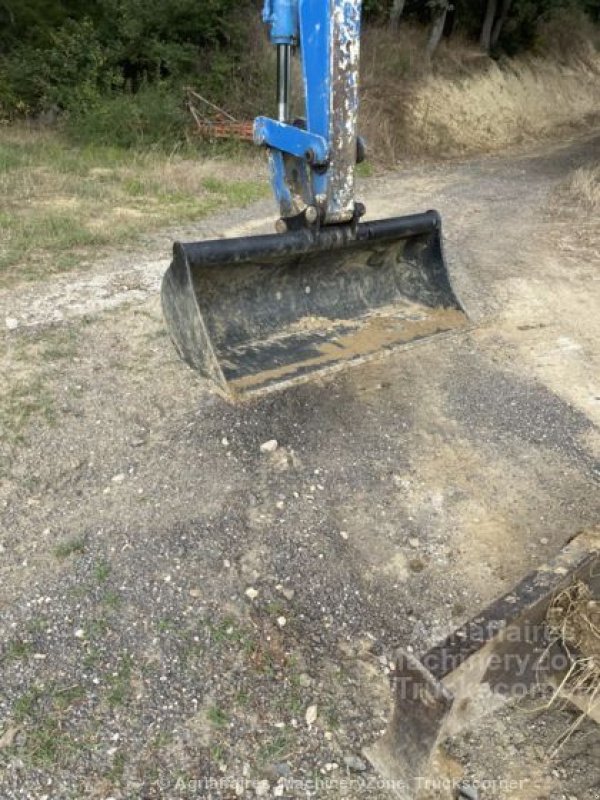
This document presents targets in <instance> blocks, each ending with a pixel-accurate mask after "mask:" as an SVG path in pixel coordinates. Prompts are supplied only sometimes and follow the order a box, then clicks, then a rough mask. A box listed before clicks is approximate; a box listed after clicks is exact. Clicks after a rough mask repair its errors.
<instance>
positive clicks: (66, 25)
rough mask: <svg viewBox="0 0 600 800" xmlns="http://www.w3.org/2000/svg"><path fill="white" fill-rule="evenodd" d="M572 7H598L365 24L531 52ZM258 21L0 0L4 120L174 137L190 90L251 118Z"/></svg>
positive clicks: (436, 6) (465, 12) (369, 3)
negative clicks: (423, 29)
mask: <svg viewBox="0 0 600 800" xmlns="http://www.w3.org/2000/svg"><path fill="white" fill-rule="evenodd" d="M565 7H567V8H568V9H569V10H570V13H572V14H580V15H581V14H584V13H585V14H587V15H589V17H590V18H592V19H595V20H598V17H599V14H600V0H454V2H453V3H452V4H450V2H449V0H404V1H403V0H365V17H366V19H367V20H370V21H371V22H373V23H383V24H385V25H386V26H388V25H391V27H392V28H395V27H397V26H398V25H400V26H402V25H404V24H405V22H406V21H407V20H409V21H410V20H412V21H416V22H419V23H422V24H423V25H427V26H429V28H430V30H431V35H430V36H429V39H428V44H427V48H426V50H427V51H428V54H429V57H432V56H433V55H434V53H435V50H436V48H437V45H438V44H439V41H440V39H441V38H442V37H443V36H444V35H445V36H450V35H455V34H456V32H458V31H460V32H461V33H462V35H463V36H466V37H468V38H470V39H472V40H473V41H474V42H479V44H480V46H481V47H482V48H483V49H484V50H487V51H490V52H491V54H492V55H496V54H500V53H502V52H504V53H507V54H509V55H512V54H515V53H517V52H519V51H522V50H527V49H533V50H535V48H536V47H537V46H538V41H537V38H536V37H537V31H538V29H539V23H540V21H541V20H544V19H546V18H548V16H550V15H552V14H554V13H556V11H557V9H560V8H562V9H564V8H565ZM259 19H260V17H259V3H258V0H243V2H241V3H240V1H239V0H0V116H2V117H4V118H5V119H13V118H15V117H18V116H33V117H37V118H39V117H40V116H42V117H46V118H49V119H51V118H54V117H61V118H62V119H65V120H68V121H69V124H70V127H71V129H72V131H74V132H75V133H77V135H79V136H81V137H95V138H96V139H98V138H100V139H102V138H103V137H104V138H106V139H108V140H110V141H116V142H117V143H121V144H129V143H132V142H137V141H139V139H140V137H144V136H146V137H149V138H150V139H152V140H154V141H161V140H171V141H172V138H173V136H175V135H178V134H177V132H180V131H181V130H182V128H183V121H184V117H185V112H184V108H183V104H182V92H181V89H182V87H183V86H184V85H186V84H192V85H193V86H195V87H196V88H197V89H199V90H200V91H201V92H202V93H203V94H205V95H207V96H209V97H211V98H213V99H215V100H217V101H223V102H225V103H226V104H227V105H228V106H229V107H230V108H232V107H233V108H234V110H237V111H238V112H239V113H252V112H253V111H255V110H256V108H251V107H248V105H247V104H248V103H249V102H250V100H249V99H251V98H256V94H257V92H258V89H259V87H262V86H263V85H264V83H265V81H264V77H265V76H264V69H265V65H264V59H262V60H261V58H260V57H259V55H257V54H259V53H260V50H261V46H260V41H259V39H258V38H257V37H259V36H260V34H259V30H260V25H259ZM426 57H427V54H426V53H424V58H426ZM261 70H262V71H263V72H262V73H261ZM255 90H256V91H255Z"/></svg>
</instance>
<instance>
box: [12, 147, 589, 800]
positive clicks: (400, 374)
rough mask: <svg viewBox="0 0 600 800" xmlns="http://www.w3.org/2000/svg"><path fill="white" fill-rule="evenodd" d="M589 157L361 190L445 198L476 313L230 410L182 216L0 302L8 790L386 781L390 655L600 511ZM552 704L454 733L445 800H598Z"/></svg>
mask: <svg viewBox="0 0 600 800" xmlns="http://www.w3.org/2000/svg"><path fill="white" fill-rule="evenodd" d="M599 148H600V138H598V137H597V136H596V137H595V138H594V137H588V138H586V139H581V140H576V141H573V142H570V143H567V144H565V145H563V146H562V147H559V148H556V150H555V151H554V152H553V153H548V152H545V153H540V154H538V153H529V154H520V155H519V154H515V155H513V156H511V157H510V158H505V159H482V160H478V161H472V162H465V163H458V164H448V165H443V166H439V167H435V168H430V169H428V170H420V171H417V170H412V171H411V170H407V171H404V172H403V173H399V174H398V175H392V176H387V177H385V178H381V179H376V180H373V181H371V182H369V183H368V184H367V185H366V186H365V193H366V195H367V198H366V199H367V203H368V205H369V208H370V209H371V212H372V215H381V216H386V215H389V214H391V213H398V212H402V211H405V210H406V211H408V210H414V209H415V208H418V207H419V206H425V205H427V206H431V205H436V206H437V207H439V208H440V210H441V211H442V212H443V215H444V219H445V224H446V229H447V231H448V249H449V254H450V257H451V262H452V267H453V275H454V279H455V283H456V286H457V288H458V290H459V292H460V294H461V296H462V298H463V300H464V302H465V304H466V307H467V309H468V311H469V313H470V315H471V317H472V319H473V321H474V322H475V323H476V324H475V326H474V328H473V329H472V330H471V331H469V332H468V333H466V334H462V335H460V336H453V337H449V338H445V339H443V340H438V341H432V342H429V343H427V344H424V345H422V346H420V347H418V348H414V349H411V350H409V351H406V352H405V353H401V354H396V355H395V356H393V357H390V358H389V359H387V360H385V361H382V362H379V363H377V364H371V365H367V366H362V367H360V368H355V369H353V370H350V371H348V372H347V373H345V374H343V375H340V376H338V377H336V378H334V379H331V380H329V381H322V382H316V383H313V384H310V385H306V386H300V387H297V388H295V389H292V390H288V391H286V392H284V393H281V394H278V395H275V396H271V397H268V398H265V399H263V400H260V401H256V402H254V403H252V404H250V405H246V406H244V407H242V408H235V407H232V406H229V405H227V404H226V403H224V402H223V401H222V400H220V399H219V398H217V397H215V396H213V395H212V394H210V393H209V391H208V390H207V387H206V385H205V384H204V383H203V382H202V381H201V380H200V379H199V378H198V377H197V376H195V375H194V374H193V373H192V372H190V371H189V370H187V369H186V368H185V367H184V366H183V365H181V363H180V362H179V361H178V360H177V358H176V356H175V354H174V353H173V351H172V348H171V345H170V343H169V341H168V337H167V336H166V334H165V331H164V326H163V322H162V318H161V313H160V308H159V301H158V298H157V295H156V282H157V278H158V276H159V275H160V274H161V272H162V270H163V269H164V266H165V264H164V262H162V261H157V260H156V252H153V249H152V248H155V247H156V246H158V245H159V244H160V246H162V245H163V244H164V243H165V242H166V240H167V239H168V238H169V236H170V235H171V234H165V235H164V236H161V237H157V238H156V239H155V240H153V241H152V242H149V245H148V248H149V249H148V250H147V251H144V253H139V254H132V253H128V254H125V255H124V256H121V257H116V258H115V259H114V260H111V261H105V262H102V263H100V264H98V267H97V269H95V270H94V271H92V272H88V273H83V272H82V273H77V274H74V275H72V276H69V277H63V278H57V279H55V280H53V281H52V282H51V283H50V282H48V283H40V284H37V285H35V286H31V285H28V286H26V287H23V288H21V289H15V290H11V291H10V292H5V293H3V294H2V295H1V296H0V312H1V314H2V316H1V317H0V318H5V319H6V320H7V331H6V333H5V351H4V352H5V354H4V363H5V367H6V373H5V374H6V376H7V377H6V380H5V385H4V387H3V389H2V403H1V407H0V422H1V423H2V426H3V436H2V442H1V445H0V448H1V449H0V454H1V457H2V462H1V471H0V514H1V520H2V522H1V529H0V552H1V554H2V561H1V563H0V630H1V645H0V647H1V650H0V659H1V662H0V663H1V669H2V681H1V684H0V797H2V799H3V800H4V798H6V800H12V799H13V798H32V799H33V798H35V800H41V798H44V797H45V798H47V799H48V800H50V798H56V799H57V800H69V799H70V798H73V799H75V798H98V799H103V800H108V798H115V800H116V799H117V798H119V799H120V800H121V799H122V800H138V798H139V799H140V800H141V799H142V798H147V799H148V800H150V798H161V799H163V798H164V800H171V799H172V800H177V799H178V798H193V797H203V798H204V797H215V798H217V797H218V798H232V797H237V796H242V797H252V796H283V797H305V796H307V795H309V794H311V793H313V794H314V793H315V792H316V794H317V795H318V796H319V797H349V798H358V797H367V796H368V797H381V798H385V797H388V796H389V795H388V790H387V788H386V787H385V786H383V785H381V784H380V783H379V782H378V780H377V776H376V775H375V774H374V773H373V771H372V769H371V767H370V765H369V764H368V762H367V760H366V758H365V756H364V755H363V748H364V747H365V746H367V745H368V744H369V743H370V742H372V741H373V739H374V738H376V737H377V736H378V735H379V733H380V732H381V731H382V730H383V729H384V728H385V725H386V720H387V717H388V714H389V710H390V709H389V705H390V692H389V686H388V677H387V674H388V672H389V666H390V659H391V658H392V655H393V652H394V648H395V647H396V646H398V645H402V646H403V647H407V646H411V647H412V648H413V649H414V650H415V651H416V652H419V651H422V650H425V649H426V648H427V647H428V646H430V645H431V644H433V643H434V642H435V641H437V640H438V639H439V638H440V637H441V636H443V635H445V634H446V633H447V632H449V631H450V630H451V629H453V628H454V627H456V626H457V625H459V624H460V623H462V622H463V621H464V620H465V619H466V618H467V617H468V616H470V615H472V614H474V613H475V612H476V611H477V609H479V608H481V606H483V605H485V604H486V603H487V602H489V601H490V600H492V599H493V598H494V597H495V596H497V595H498V594H500V593H502V592H503V591H505V590H506V589H507V588H508V587H510V586H511V585H512V584H513V583H515V582H516V580H518V579H519V578H520V577H521V576H522V575H523V574H524V573H526V572H527V571H528V570H529V569H531V568H532V567H533V566H534V565H536V564H538V563H539V562H540V561H542V560H544V559H545V558H546V557H548V556H550V555H551V554H552V553H554V552H556V551H557V550H558V549H559V548H560V547H561V546H562V545H563V543H564V542H565V541H566V539H568V538H569V537H570V536H571V535H572V534H574V533H575V532H576V531H578V530H579V529H581V528H582V527H585V526H587V525H590V524H592V523H595V522H597V521H598V519H599V517H600V496H599V491H598V477H599V472H598V470H599V462H600V436H599V432H598V425H599V423H600V387H599V386H598V375H599V374H600V370H599V366H600V365H599V360H600V351H599V349H598V341H600V328H599V325H600V320H599V319H598V313H597V310H598V307H599V302H600V283H599V282H598V244H599V241H600V239H599V235H600V231H599V225H598V221H597V220H592V219H585V218H584V219H581V214H579V213H578V212H577V211H576V210H574V209H569V208H565V207H563V206H561V205H560V203H559V202H558V201H557V199H556V198H557V197H558V195H557V194H556V186H557V184H558V183H560V181H561V180H563V179H564V178H565V177H566V176H567V175H568V174H569V173H570V171H571V170H572V169H574V168H575V167H576V166H580V165H582V164H585V163H590V162H593V161H597V159H598V156H599V155H600V150H599ZM398 197H401V200H400V201H398V200H397V198H398ZM268 213H269V210H268V208H267V207H266V206H265V205H264V204H258V205H257V206H256V207H254V209H252V210H249V211H245V212H244V213H243V214H242V215H240V217H239V219H238V218H237V217H236V215H235V214H231V215H228V216H225V217H220V218H215V219H214V220H211V221H210V223H208V224H207V225H204V226H203V227H202V229H200V230H197V231H195V232H191V231H188V232H187V234H189V235H193V237H194V238H196V237H197V236H199V235H224V234H226V233H228V232H231V231H232V230H233V229H235V232H237V233H240V232H252V231H253V230H256V231H257V232H258V231H259V230H261V226H263V225H264V224H265V222H264V218H265V217H266V215H268ZM253 215H254V216H255V217H256V218H257V219H258V220H259V222H258V223H257V224H256V225H253V223H252V217H253ZM177 235H182V232H181V231H180V232H178V233H177ZM165 249H166V248H165ZM74 297H77V298H78V301H77V303H75V302H74V300H73V299H74ZM271 440H276V441H277V447H276V448H275V447H274V446H273V447H272V448H271V449H269V448H261V445H263V444H265V443H266V442H269V441H271ZM265 450H266V451H265ZM539 705H540V699H539V698H537V699H536V701H535V702H534V701H530V706H529V707H527V705H525V706H523V707H520V708H516V709H514V708H513V709H511V708H508V709H504V710H503V711H502V712H499V713H498V714H496V715H494V716H493V717H490V718H489V719H488V720H486V722H485V723H484V724H483V725H482V727H481V728H480V729H478V730H477V731H475V732H470V733H467V734H463V735H462V736H460V737H456V738H455V739H454V740H452V741H449V742H446V743H445V745H444V751H443V753H441V754H440V759H439V764H438V765H437V767H436V772H435V776H433V777H435V778H436V780H439V781H440V783H438V784H436V788H434V789H433V790H432V791H433V796H434V797H438V798H446V797H447V798H451V797H452V795H453V790H452V788H451V786H452V781H456V780H459V779H461V778H463V777H464V778H465V779H467V780H469V781H471V782H472V783H473V785H476V784H478V785H479V786H480V787H481V789H480V795H479V796H480V797H482V798H490V800H491V799H493V800H508V798H510V800H533V798H548V799H550V800H564V798H568V800H572V798H577V800H593V798H599V797H600V788H599V787H600V766H599V765H600V759H599V758H598V753H599V751H598V747H599V737H598V729H597V726H594V725H593V724H591V723H590V724H589V725H588V724H585V725H583V726H582V727H581V729H580V730H579V731H578V733H577V735H576V736H574V737H573V738H572V739H571V740H570V742H569V743H568V745H567V746H565V748H564V749H563V750H562V751H561V752H560V753H559V754H558V756H556V757H555V758H553V759H551V758H550V756H549V754H550V752H551V751H552V742H553V741H554V740H555V739H556V737H557V736H558V735H560V733H561V731H564V729H565V728H566V727H567V726H568V725H569V724H570V721H571V720H572V712H570V711H569V710H568V709H562V710H553V711H551V712H545V713H540V712H539V711H538V710H536V709H538V706H539ZM508 780H514V781H516V782H517V784H518V788H514V787H513V788H509V789H507V788H506V787H505V786H504V785H503V784H502V781H508ZM486 781H487V783H485V782H486ZM519 781H520V784H519Z"/></svg>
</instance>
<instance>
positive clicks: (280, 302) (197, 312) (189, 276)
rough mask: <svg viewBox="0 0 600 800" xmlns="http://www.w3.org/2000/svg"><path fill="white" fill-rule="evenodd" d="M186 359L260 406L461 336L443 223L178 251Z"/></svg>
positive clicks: (172, 305) (165, 297)
mask: <svg viewBox="0 0 600 800" xmlns="http://www.w3.org/2000/svg"><path fill="white" fill-rule="evenodd" d="M162 302H163V309H164V314H165V318H166V320H167V325H168V328H169V331H170V334H171V338H172V339H173V341H174V343H175V346H176V348H177V350H178V352H179V354H180V355H181V357H182V358H183V359H184V360H185V361H186V362H187V363H188V364H189V365H190V366H191V367H193V368H195V369H197V370H199V371H200V372H201V373H202V374H203V375H204V376H205V377H206V378H208V379H209V381H210V382H211V383H212V384H213V386H214V387H215V388H216V389H217V390H218V391H219V392H220V393H222V394H224V395H225V396H227V397H229V398H231V399H236V398H242V397H244V396H246V397H249V396H253V395H254V396H255V395H258V394H262V393H265V392H268V391H272V390H275V389H278V388H282V387H285V386H288V385H291V384H294V383H298V382H302V381H305V380H307V379H309V378H311V377H316V376H320V375H324V374H327V373H329V372H332V371H335V370H339V369H341V368H343V367H344V366H346V365H349V364H353V363H358V362H363V361H367V360H370V359H373V358H375V357H376V356H378V355H380V354H381V353H385V352H392V351H395V350H398V349H400V348H403V347H407V346H409V345H411V344H413V343H415V342H417V341H422V340H423V339H426V338H427V337H429V336H432V335H434V334H439V333H444V332H448V331H452V330H455V329H457V328H462V327H464V326H465V325H466V323H467V319H466V316H465V314H464V312H463V311H462V309H461V306H460V303H459V302H458V300H457V298H456V295H455V294H454V292H453V290H452V287H451V285H450V281H449V278H448V270H447V267H446V263H445V260H444V255H443V249H442V239H441V222H440V218H439V215H438V214H437V213H436V212H434V211H428V212H426V213H424V214H415V215H413V216H407V217H398V218H393V219H387V220H380V221H375V222H364V223H360V224H358V225H331V226H327V227H322V228H321V229H319V230H314V229H306V228H305V229H301V230H296V231H290V232H287V233H282V234H273V235H267V236H256V237H250V238H237V239H230V240H216V241H206V242H199V243H194V244H180V243H177V244H175V246H174V258H173V262H172V264H171V266H170V268H169V270H168V271H167V273H166V275H165V277H164V281H163V286H162Z"/></svg>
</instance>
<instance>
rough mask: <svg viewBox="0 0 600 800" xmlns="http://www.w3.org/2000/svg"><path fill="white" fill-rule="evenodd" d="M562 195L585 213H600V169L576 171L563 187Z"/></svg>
mask: <svg viewBox="0 0 600 800" xmlns="http://www.w3.org/2000/svg"><path fill="white" fill-rule="evenodd" d="M561 195H562V196H563V198H564V199H565V200H567V199H568V200H570V201H571V202H572V203H573V205H575V206H577V207H578V208H580V209H582V210H583V211H591V212H600V167H581V168H580V169H577V170H575V172H574V173H573V174H572V175H571V177H570V178H569V179H568V180H567V182H566V183H565V184H564V185H563V186H562V187H561Z"/></svg>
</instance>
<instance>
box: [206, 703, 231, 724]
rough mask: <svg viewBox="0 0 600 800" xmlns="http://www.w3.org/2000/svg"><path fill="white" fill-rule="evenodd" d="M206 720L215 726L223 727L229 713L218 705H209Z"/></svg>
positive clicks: (227, 720)
mask: <svg viewBox="0 0 600 800" xmlns="http://www.w3.org/2000/svg"><path fill="white" fill-rule="evenodd" d="M206 716H207V718H208V721H209V722H210V723H212V724H213V725H215V726H216V727H217V728H223V727H224V726H225V725H227V723H228V722H229V715H228V714H227V713H226V712H225V711H223V709H222V708H219V707H218V706H211V707H210V708H209V709H208V711H207V712H206Z"/></svg>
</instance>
